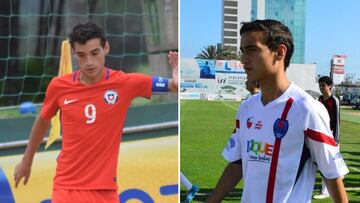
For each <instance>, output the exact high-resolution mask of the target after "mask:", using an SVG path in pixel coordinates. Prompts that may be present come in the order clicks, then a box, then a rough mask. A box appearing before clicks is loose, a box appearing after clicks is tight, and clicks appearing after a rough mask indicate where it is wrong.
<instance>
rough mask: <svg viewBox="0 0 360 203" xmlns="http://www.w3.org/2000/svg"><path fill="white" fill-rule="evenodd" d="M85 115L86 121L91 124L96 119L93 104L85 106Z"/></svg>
mask: <svg viewBox="0 0 360 203" xmlns="http://www.w3.org/2000/svg"><path fill="white" fill-rule="evenodd" d="M84 111H85V117H86V118H87V120H86V123H87V124H91V123H94V122H95V119H96V108H95V105H94V104H88V105H86V106H85V109H84Z"/></svg>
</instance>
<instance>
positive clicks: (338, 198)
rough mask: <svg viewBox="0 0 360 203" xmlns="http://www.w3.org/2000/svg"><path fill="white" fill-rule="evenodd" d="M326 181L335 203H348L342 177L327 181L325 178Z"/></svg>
mask: <svg viewBox="0 0 360 203" xmlns="http://www.w3.org/2000/svg"><path fill="white" fill-rule="evenodd" d="M324 180H325V184H326V187H327V189H328V191H329V194H330V196H331V198H332V199H333V200H334V202H335V203H347V202H348V201H349V200H348V198H347V195H346V191H345V187H344V183H343V178H342V177H338V178H336V179H327V178H325V177H324Z"/></svg>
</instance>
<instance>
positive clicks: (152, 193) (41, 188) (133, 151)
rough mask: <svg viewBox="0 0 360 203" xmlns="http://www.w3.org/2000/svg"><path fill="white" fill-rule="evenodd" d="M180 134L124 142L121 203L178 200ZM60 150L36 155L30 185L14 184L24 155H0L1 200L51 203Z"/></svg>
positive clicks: (120, 186)
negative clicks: (18, 166) (15, 170)
mask: <svg viewBox="0 0 360 203" xmlns="http://www.w3.org/2000/svg"><path fill="white" fill-rule="evenodd" d="M177 145H178V137H177V136H167V137H161V138H152V139H144V140H136V141H127V142H124V143H122V144H121V147H120V156H119V162H118V164H119V165H118V177H119V178H118V185H119V190H118V193H119V197H120V199H121V203H124V202H127V201H129V202H134V201H136V202H145V203H154V202H177V201H178V159H177V158H178V154H177V153H178V147H177ZM58 154H59V151H49V152H39V153H37V154H36V155H35V159H34V162H33V167H32V171H31V177H30V179H29V182H28V183H27V185H25V186H24V185H23V184H22V183H21V184H20V185H19V186H18V188H17V189H15V187H14V181H13V179H14V177H13V173H14V168H15V164H17V163H19V161H20V160H21V158H22V155H14V156H5V157H0V202H1V203H14V202H16V203H22V202H26V203H50V201H51V193H52V182H53V177H54V174H55V167H56V158H57V156H58Z"/></svg>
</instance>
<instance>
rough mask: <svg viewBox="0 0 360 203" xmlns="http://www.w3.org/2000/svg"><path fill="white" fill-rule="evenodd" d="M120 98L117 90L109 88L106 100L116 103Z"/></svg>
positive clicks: (105, 95) (108, 102) (109, 102)
mask: <svg viewBox="0 0 360 203" xmlns="http://www.w3.org/2000/svg"><path fill="white" fill-rule="evenodd" d="M118 99H119V96H118V93H117V92H116V91H115V90H107V91H106V92H105V94H104V101H105V102H106V103H107V104H115V103H116V102H117V100H118Z"/></svg>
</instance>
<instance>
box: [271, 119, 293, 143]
mask: <svg viewBox="0 0 360 203" xmlns="http://www.w3.org/2000/svg"><path fill="white" fill-rule="evenodd" d="M288 129H289V122H288V121H287V120H283V119H280V118H278V119H277V120H276V121H275V123H274V135H275V137H276V138H279V139H281V138H283V137H284V136H285V135H286V133H287V131H288Z"/></svg>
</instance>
